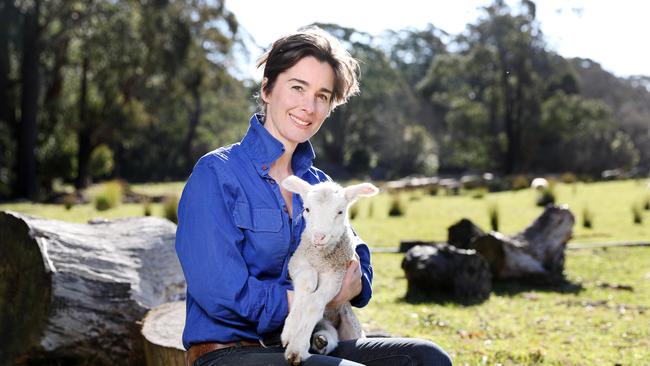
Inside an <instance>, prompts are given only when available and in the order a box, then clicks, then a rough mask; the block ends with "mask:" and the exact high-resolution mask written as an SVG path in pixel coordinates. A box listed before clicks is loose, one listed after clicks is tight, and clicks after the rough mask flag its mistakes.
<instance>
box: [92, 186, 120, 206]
mask: <svg viewBox="0 0 650 366" xmlns="http://www.w3.org/2000/svg"><path fill="white" fill-rule="evenodd" d="M123 195H124V185H123V183H121V182H119V181H116V180H113V181H110V182H106V183H104V185H103V190H102V191H101V192H100V193H99V194H98V195H97V196H96V197H95V208H96V209H97V211H106V210H108V209H111V208H115V207H117V206H118V205H119V204H120V203H121V202H122V196H123Z"/></svg>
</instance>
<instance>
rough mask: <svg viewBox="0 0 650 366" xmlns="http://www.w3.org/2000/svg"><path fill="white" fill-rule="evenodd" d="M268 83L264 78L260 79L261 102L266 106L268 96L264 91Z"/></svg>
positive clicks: (267, 79)
mask: <svg viewBox="0 0 650 366" xmlns="http://www.w3.org/2000/svg"><path fill="white" fill-rule="evenodd" d="M268 82H269V78H267V77H264V79H262V85H261V86H260V95H261V96H262V101H263V102H264V103H266V104H269V101H268V99H269V96H268V95H267V94H266V91H265V89H266V84H267V83H268Z"/></svg>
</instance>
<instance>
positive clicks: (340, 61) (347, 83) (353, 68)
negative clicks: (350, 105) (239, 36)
mask: <svg viewBox="0 0 650 366" xmlns="http://www.w3.org/2000/svg"><path fill="white" fill-rule="evenodd" d="M306 56H312V57H314V58H316V59H317V60H318V61H320V62H327V63H328V64H329V65H330V66H331V67H332V69H333V70H334V90H333V91H332V99H331V109H332V110H333V109H334V108H336V107H337V106H339V105H341V104H345V103H346V102H347V101H348V98H349V97H351V96H353V95H355V94H358V93H359V81H358V78H357V74H358V71H359V62H358V61H357V60H356V59H355V58H354V57H352V55H350V53H349V52H348V51H347V50H346V49H345V48H344V47H343V45H342V44H341V43H340V42H339V41H338V40H337V39H336V38H334V37H333V36H332V35H330V34H329V33H327V32H325V31H324V30H322V29H321V28H318V27H316V26H310V27H308V28H303V29H301V30H299V31H297V32H295V33H292V34H289V35H287V36H284V37H282V38H280V39H278V40H277V41H275V42H274V43H273V45H272V46H271V49H270V50H269V51H267V52H266V53H265V54H264V55H262V57H260V58H259V60H258V61H257V67H260V66H264V78H266V80H267V82H266V84H264V85H263V86H262V89H263V91H264V93H267V94H268V93H270V92H271V91H273V87H274V86H275V81H276V79H277V78H278V75H279V74H281V73H282V72H284V71H286V70H287V69H289V68H291V67H293V66H294V65H295V64H296V63H298V61H300V60H301V59H303V58H304V57H306ZM260 99H261V98H260ZM260 105H262V106H265V103H264V102H263V101H260Z"/></svg>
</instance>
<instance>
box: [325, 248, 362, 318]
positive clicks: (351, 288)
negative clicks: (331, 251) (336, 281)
mask: <svg viewBox="0 0 650 366" xmlns="http://www.w3.org/2000/svg"><path fill="white" fill-rule="evenodd" d="M362 286H363V285H362V282H361V265H360V264H359V256H358V255H357V253H354V258H352V260H350V263H348V269H347V271H345V277H343V283H342V284H341V290H340V291H339V293H338V294H337V295H336V296H334V298H333V299H332V301H330V302H329V304H327V307H328V308H336V307H338V306H339V305H341V304H343V303H346V302H348V301H350V300H352V299H354V298H355V297H356V296H357V295H359V294H360V293H361V288H362Z"/></svg>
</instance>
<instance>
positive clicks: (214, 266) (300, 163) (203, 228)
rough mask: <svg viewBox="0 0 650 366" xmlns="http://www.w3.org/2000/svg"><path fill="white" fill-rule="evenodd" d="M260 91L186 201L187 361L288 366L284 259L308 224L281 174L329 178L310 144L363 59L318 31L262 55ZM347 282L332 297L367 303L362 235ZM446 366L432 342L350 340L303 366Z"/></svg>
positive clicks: (351, 88)
mask: <svg viewBox="0 0 650 366" xmlns="http://www.w3.org/2000/svg"><path fill="white" fill-rule="evenodd" d="M258 66H264V78H263V80H262V86H261V92H260V99H261V102H262V103H261V104H262V106H263V110H264V114H256V115H254V116H253V117H252V118H251V120H250V127H249V129H248V131H247V133H246V135H245V136H244V138H243V139H242V141H241V142H239V143H236V144H233V145H230V146H226V147H222V148H219V149H217V150H215V151H213V152H211V153H209V154H207V155H205V156H203V157H202V158H201V159H200V160H199V162H198V163H197V164H196V166H195V167H194V170H193V172H192V175H191V176H190V178H189V179H188V181H187V184H186V186H185V189H184V190H183V196H182V198H181V202H180V204H179V209H178V213H179V215H178V216H179V225H178V230H177V234H176V251H177V253H178V257H179V259H180V262H181V265H182V267H183V272H184V273H185V278H186V280H187V286H188V288H187V315H186V323H185V330H184V332H183V344H184V346H185V348H187V349H188V352H187V357H188V362H189V364H192V365H196V366H202V365H238V366H243V365H286V360H285V359H284V354H283V349H282V346H281V345H280V340H279V334H280V332H281V331H282V326H283V323H284V319H285V318H286V316H287V313H288V311H289V310H288V309H289V308H290V304H291V302H292V300H293V291H292V286H291V282H290V279H289V277H288V273H287V263H288V260H289V258H290V256H291V254H292V253H293V252H294V251H295V249H296V247H297V246H298V244H299V240H300V234H301V232H302V230H303V228H304V222H303V220H302V215H301V213H302V201H301V200H300V197H299V196H297V195H292V194H291V193H290V192H288V191H286V190H284V189H283V188H282V187H281V186H280V185H279V184H278V182H281V181H282V180H283V179H284V178H286V177H287V176H289V175H292V174H294V175H297V176H299V177H301V178H302V179H304V180H306V181H308V182H310V183H312V184H315V183H318V182H321V181H325V180H329V177H328V176H327V175H326V174H325V173H323V172H322V171H320V170H319V169H317V168H315V167H314V166H313V165H312V161H313V159H314V151H313V149H312V147H311V144H310V143H309V138H311V137H312V136H313V135H314V134H315V133H316V132H317V131H318V129H319V128H320V127H321V125H322V124H323V122H324V121H325V118H327V116H328V115H329V114H330V112H331V111H332V110H333V109H334V108H335V107H336V106H338V105H340V104H343V103H345V102H346V101H347V99H348V98H349V97H350V96H352V95H354V94H356V93H357V92H358V91H359V88H358V82H357V69H358V66H357V62H356V60H355V59H354V58H352V57H351V56H350V54H349V53H348V52H347V51H346V50H345V49H344V48H343V47H342V46H341V44H339V42H338V41H337V40H336V39H334V38H333V37H331V36H330V35H329V34H327V33H325V32H324V31H322V30H320V29H318V28H309V29H306V30H304V31H300V32H297V33H294V34H292V35H289V36H286V37H283V38H281V39H279V40H277V41H276V42H275V43H274V44H273V46H272V48H271V50H270V51H269V52H267V53H266V54H265V55H264V56H262V58H261V61H260V62H259V64H258ZM356 240H357V244H358V245H357V247H356V248H357V249H356V252H357V255H358V258H357V259H356V260H354V261H352V262H351V263H350V266H349V267H348V270H347V272H346V275H345V278H344V280H343V284H342V286H341V291H340V292H339V294H338V295H336V296H335V298H334V299H333V300H332V301H331V302H330V304H329V305H328V306H337V305H338V304H341V303H343V302H345V301H350V302H351V303H352V305H354V306H357V307H362V306H365V305H366V304H367V303H368V301H369V300H370V297H371V293H372V289H371V281H372V267H371V266H370V253H369V250H368V247H367V245H366V244H365V243H363V242H362V241H361V239H359V238H358V237H356ZM359 364H366V365H400V364H404V365H449V364H451V361H450V359H449V357H448V356H447V355H446V353H445V352H444V351H442V350H441V349H440V348H439V347H437V346H436V345H434V344H433V343H431V342H428V341H422V340H412V339H389V338H371V339H362V340H358V341H356V342H355V341H347V342H341V343H340V345H339V346H338V347H337V349H336V350H334V352H332V353H331V354H330V355H327V356H322V355H313V356H311V357H310V358H309V359H308V360H306V361H305V362H304V365H359Z"/></svg>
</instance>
